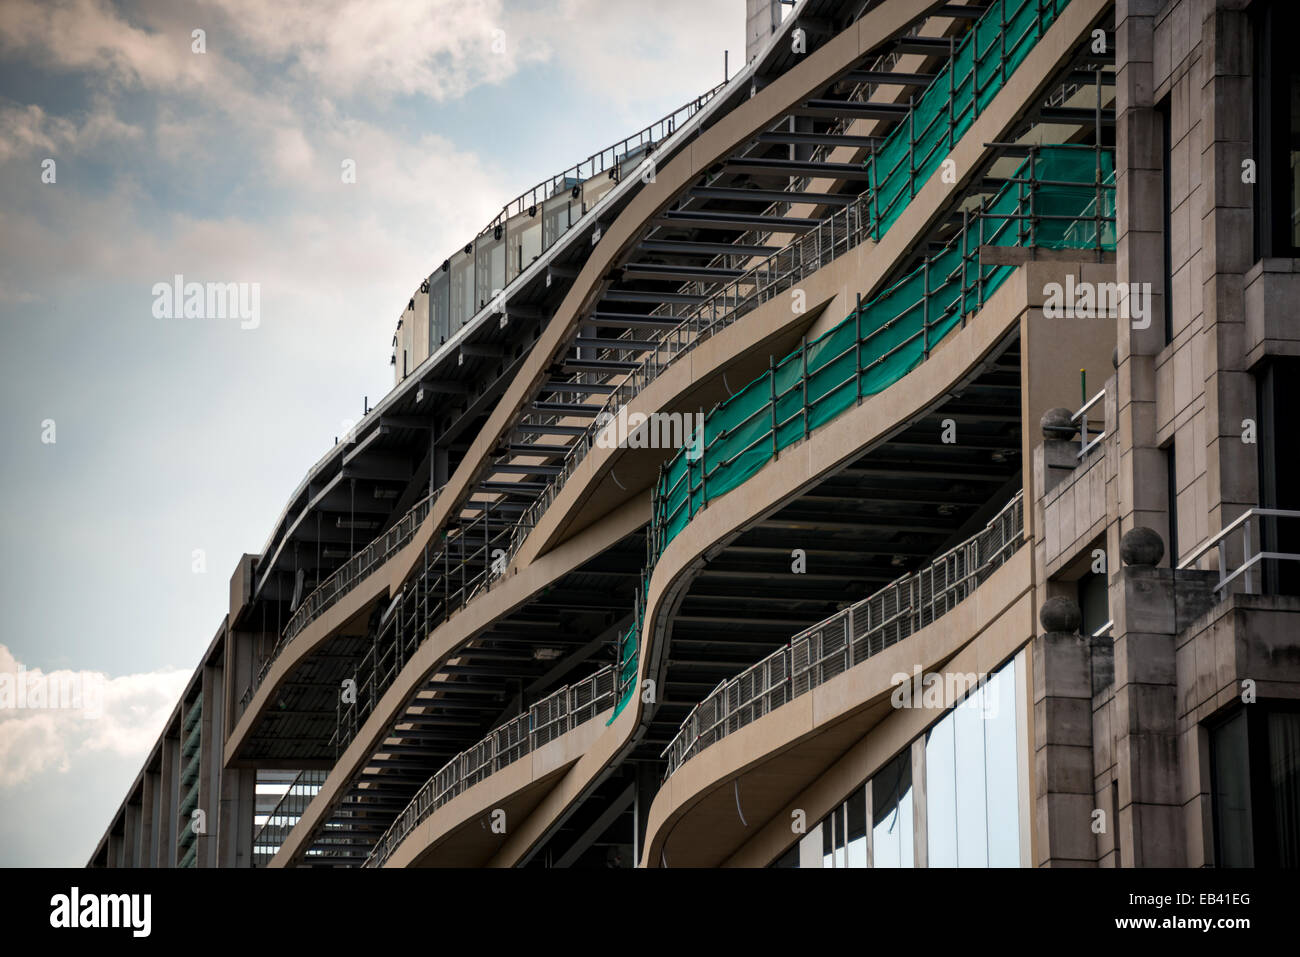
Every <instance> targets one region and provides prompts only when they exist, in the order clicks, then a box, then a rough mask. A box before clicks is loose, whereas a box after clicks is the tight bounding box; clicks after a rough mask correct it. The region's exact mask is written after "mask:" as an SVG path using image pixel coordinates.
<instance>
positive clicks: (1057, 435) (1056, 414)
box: [1039, 409, 1079, 439]
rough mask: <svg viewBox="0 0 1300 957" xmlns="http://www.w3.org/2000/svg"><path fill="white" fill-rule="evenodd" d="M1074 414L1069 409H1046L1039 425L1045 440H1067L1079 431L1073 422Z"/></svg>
mask: <svg viewBox="0 0 1300 957" xmlns="http://www.w3.org/2000/svg"><path fill="white" fill-rule="evenodd" d="M1073 418H1074V413H1073V412H1071V411H1070V410H1069V409H1048V410H1047V411H1046V412H1044V413H1043V418H1042V419H1041V420H1040V421H1039V425H1040V426H1041V427H1042V429H1043V438H1045V439H1068V438H1069V437H1070V436H1072V435H1074V434H1075V433H1076V432H1078V431H1079V428H1078V426H1076V425H1075V424H1074V421H1073Z"/></svg>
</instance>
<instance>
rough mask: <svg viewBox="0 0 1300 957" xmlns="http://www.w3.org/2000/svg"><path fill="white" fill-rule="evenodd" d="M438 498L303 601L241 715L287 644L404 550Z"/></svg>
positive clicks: (418, 507) (422, 504) (429, 498)
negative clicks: (372, 573)
mask: <svg viewBox="0 0 1300 957" xmlns="http://www.w3.org/2000/svg"><path fill="white" fill-rule="evenodd" d="M437 497H438V492H437V491H434V492H432V493H430V494H429V495H426V496H425V497H424V498H422V499H420V501H418V502H416V503H415V504H414V505H413V506H411V508H410V509H409V510H408V511H407V513H406V514H405V515H403V516H402V517H401V518H400V519H398V520H397V523H396V524H395V525H393V527H392V528H390V529H389V530H388V531H387V532H385V533H384V534H383V535H380V536H379V537H378V538H376V539H375V540H374V541H373V542H371V543H370V544H369V545H367V546H366V547H365V548H363V549H361V551H359V552H357V553H356V554H355V555H353V556H352V557H351V558H350V559H348V560H347V561H346V562H345V563H344V564H343V565H341V566H340V567H339V568H338V569H336V570H335V571H334V573H333V574H332V575H330V576H329V578H326V579H325V580H324V581H323V582H321V583H320V584H319V585H317V586H316V588H314V589H313V590H312V592H311V594H309V595H308V596H307V597H306V598H304V599H303V601H302V604H300V605H299V606H298V608H297V609H296V610H295V611H294V613H293V615H292V616H291V617H290V618H289V623H288V624H287V625H286V626H285V628H284V631H283V632H282V633H281V635H280V637H279V638H278V639H276V642H275V647H274V648H273V649H272V650H271V654H270V655H268V656H267V658H266V660H264V661H263V662H262V664H261V666H260V667H259V668H258V669H257V674H256V675H255V676H254V678H253V681H252V682H251V683H250V684H249V686H248V689H247V690H246V691H245V692H244V694H243V697H241V698H240V699H239V710H240V713H241V714H242V713H243V711H244V710H245V709H246V708H247V707H248V703H249V702H250V701H252V700H253V695H254V694H256V693H257V689H258V688H260V687H261V686H262V682H263V681H265V680H266V675H267V673H268V672H269V671H270V670H271V666H272V665H273V664H275V661H276V659H277V658H279V657H280V654H281V653H282V652H283V651H284V649H285V647H287V646H288V644H289V642H291V641H292V640H293V639H294V637H295V636H296V635H297V634H298V633H299V632H300V631H302V630H303V629H304V628H306V627H307V625H309V624H311V622H313V621H315V620H316V619H317V618H319V617H320V616H321V615H323V614H324V613H325V612H326V611H328V610H329V609H330V608H332V607H333V606H334V605H335V604H337V603H338V601H339V599H341V598H343V596H345V595H347V594H348V593H349V592H351V591H352V590H353V589H354V588H356V586H357V585H358V584H359V583H360V582H362V581H363V580H365V579H366V578H367V577H368V576H369V575H370V573H371V572H373V571H374V570H375V569H376V568H378V567H379V566H380V565H383V564H384V562H386V561H388V559H390V558H391V557H392V556H393V555H395V554H396V553H397V552H398V551H400V550H401V549H403V548H405V547H406V545H407V544H409V543H410V541H411V539H412V538H413V537H414V536H415V530H416V529H417V528H419V527H420V523H421V522H423V521H424V520H425V519H426V518H428V516H429V510H430V509H431V508H432V507H433V502H434V499H436V498H437Z"/></svg>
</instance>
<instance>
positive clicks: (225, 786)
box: [216, 768, 257, 867]
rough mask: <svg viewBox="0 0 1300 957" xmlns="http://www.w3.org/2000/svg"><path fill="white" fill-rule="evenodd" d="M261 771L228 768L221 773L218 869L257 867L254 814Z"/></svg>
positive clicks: (217, 838)
mask: <svg viewBox="0 0 1300 957" xmlns="http://www.w3.org/2000/svg"><path fill="white" fill-rule="evenodd" d="M256 803H257V771H255V770H253V769H251V768H226V769H225V770H224V771H223V772H222V773H221V804H220V808H219V813H218V819H217V821H216V829H217V830H216V840H217V847H218V853H217V861H216V865H217V866H218V867H252V866H253V811H254V809H255V806H256Z"/></svg>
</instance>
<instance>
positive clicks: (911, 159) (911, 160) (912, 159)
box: [907, 96, 916, 199]
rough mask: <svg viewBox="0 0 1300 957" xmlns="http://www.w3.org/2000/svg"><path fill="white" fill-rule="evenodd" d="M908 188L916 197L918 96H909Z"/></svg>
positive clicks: (910, 195)
mask: <svg viewBox="0 0 1300 957" xmlns="http://www.w3.org/2000/svg"><path fill="white" fill-rule="evenodd" d="M907 189H908V196H909V198H911V199H915V198H916V97H914V96H909V97H908V98H907Z"/></svg>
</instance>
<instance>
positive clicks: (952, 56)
mask: <svg viewBox="0 0 1300 957" xmlns="http://www.w3.org/2000/svg"><path fill="white" fill-rule="evenodd" d="M956 67H957V41H956V40H955V39H954V38H952V37H949V38H948V152H949V153H951V152H952V148H953V136H954V135H955V132H956V129H957V106H956V103H957V86H956V83H957V69H956Z"/></svg>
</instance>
